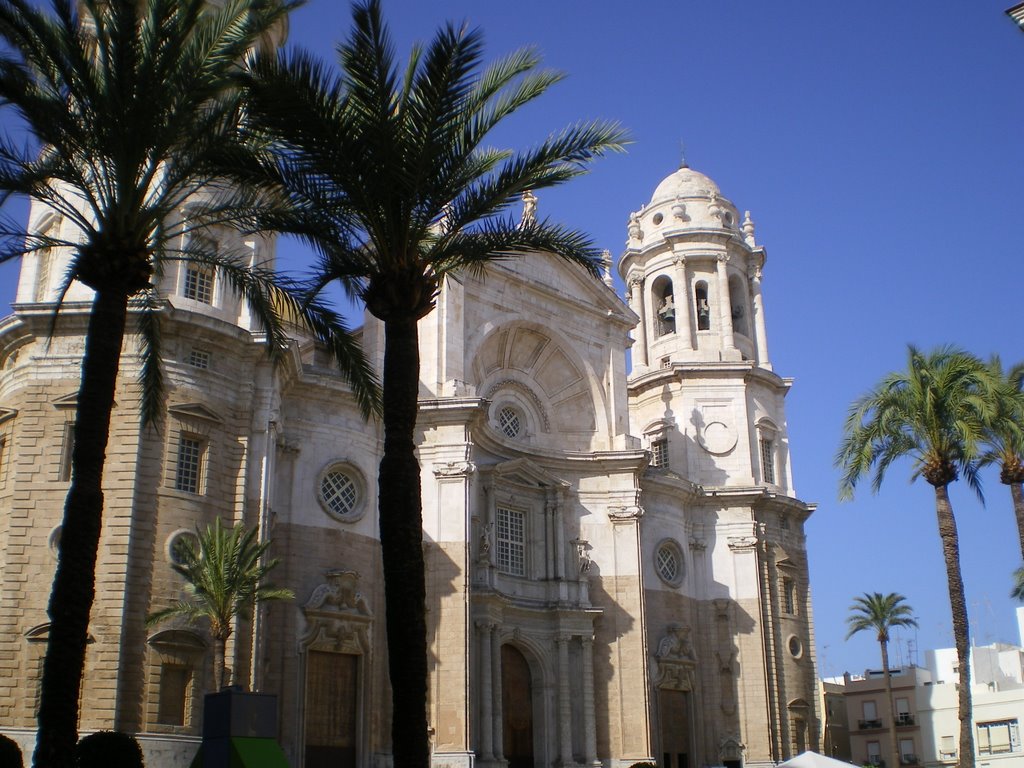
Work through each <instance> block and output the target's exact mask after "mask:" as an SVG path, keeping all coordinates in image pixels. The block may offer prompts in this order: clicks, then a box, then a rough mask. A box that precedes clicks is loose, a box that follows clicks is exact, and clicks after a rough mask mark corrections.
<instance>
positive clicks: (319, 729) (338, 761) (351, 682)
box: [305, 651, 359, 768]
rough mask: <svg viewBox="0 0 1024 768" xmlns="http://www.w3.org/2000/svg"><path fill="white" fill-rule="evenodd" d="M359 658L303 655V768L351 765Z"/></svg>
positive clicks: (353, 761) (349, 767) (351, 767)
mask: <svg viewBox="0 0 1024 768" xmlns="http://www.w3.org/2000/svg"><path fill="white" fill-rule="evenodd" d="M358 663H359V657H358V656H353V655H350V654H347V653H324V652H321V651H309V652H308V653H307V655H306V762H305V764H306V768H355V766H356V712H357V709H356V680H357V673H358V666H357V665H358Z"/></svg>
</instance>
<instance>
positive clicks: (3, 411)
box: [0, 408, 18, 424]
mask: <svg viewBox="0 0 1024 768" xmlns="http://www.w3.org/2000/svg"><path fill="white" fill-rule="evenodd" d="M17 415H18V412H17V411H16V410H15V409H14V408H0V424H3V423H4V422H5V421H10V420H11V419H13V418H14V417H15V416H17Z"/></svg>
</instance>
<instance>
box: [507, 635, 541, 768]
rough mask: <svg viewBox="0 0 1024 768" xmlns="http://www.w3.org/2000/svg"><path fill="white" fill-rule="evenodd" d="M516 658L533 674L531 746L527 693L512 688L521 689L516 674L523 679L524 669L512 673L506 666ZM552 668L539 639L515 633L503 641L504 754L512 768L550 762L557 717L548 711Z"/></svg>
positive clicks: (529, 766)
mask: <svg viewBox="0 0 1024 768" xmlns="http://www.w3.org/2000/svg"><path fill="white" fill-rule="evenodd" d="M516 658H517V659H518V660H520V661H521V663H522V664H525V670H528V673H529V686H530V690H529V692H528V701H529V708H528V718H525V719H528V720H529V723H528V729H529V733H528V742H524V738H525V737H526V734H525V733H524V731H525V730H527V728H526V727H524V726H527V723H525V722H524V717H523V709H524V707H525V705H526V701H527V699H525V698H524V694H525V693H526V692H525V691H523V690H522V688H521V687H520V688H518V689H515V688H513V687H512V686H515V685H520V686H521V683H522V680H521V677H518V676H517V674H516V673H518V675H521V674H522V672H523V668H522V667H520V668H519V669H516V670H512V669H508V668H507V666H506V665H507V664H508V662H509V660H510V659H516ZM549 666H550V658H549V654H547V653H544V651H543V650H542V649H541V647H540V646H539V644H538V643H537V642H536V640H535V639H533V638H528V637H526V636H525V635H523V636H521V635H519V633H518V632H515V631H513V632H512V633H509V634H508V635H507V636H505V637H503V638H501V679H502V736H503V744H502V753H503V754H504V756H505V760H506V761H508V768H532V766H533V765H535V764H544V763H545V762H546V761H545V760H544V757H545V755H546V754H547V753H548V742H549V741H550V739H551V737H552V736H553V733H552V732H551V725H550V724H551V723H552V722H553V715H554V712H552V711H549V710H548V707H547V704H548V700H549V698H550V697H549V696H548V690H549V688H550V682H549V681H550V680H551V679H552V678H551V677H550V676H548V675H547V674H546V673H547V671H548V669H547V668H548V667H549ZM510 707H511V708H513V709H512V711H510ZM516 710H518V712H517V711H516Z"/></svg>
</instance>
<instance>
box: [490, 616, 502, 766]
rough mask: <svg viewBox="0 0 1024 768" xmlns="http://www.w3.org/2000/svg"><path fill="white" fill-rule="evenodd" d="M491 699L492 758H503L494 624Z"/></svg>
mask: <svg viewBox="0 0 1024 768" xmlns="http://www.w3.org/2000/svg"><path fill="white" fill-rule="evenodd" d="M491 701H492V702H493V704H492V707H491V711H492V717H493V721H492V723H491V732H492V734H493V737H494V738H493V742H492V748H493V749H494V759H495V760H504V759H505V728H504V714H503V713H502V708H501V639H500V638H499V637H498V632H497V628H496V627H494V626H492V627H491Z"/></svg>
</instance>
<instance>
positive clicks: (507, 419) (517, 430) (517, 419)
mask: <svg viewBox="0 0 1024 768" xmlns="http://www.w3.org/2000/svg"><path fill="white" fill-rule="evenodd" d="M498 429H500V430H501V433H502V434H503V435H505V437H507V438H510V439H512V440H515V439H516V438H518V437H519V436H520V435H522V433H523V416H522V414H521V413H520V412H519V411H518V410H517V409H515V408H513V407H512V406H511V405H505V406H502V408H501V410H499V411H498Z"/></svg>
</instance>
